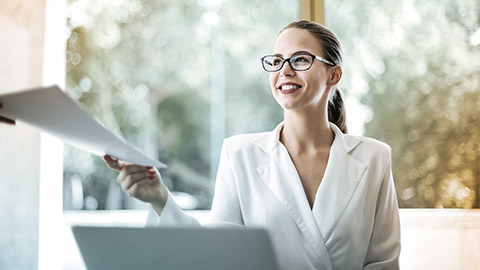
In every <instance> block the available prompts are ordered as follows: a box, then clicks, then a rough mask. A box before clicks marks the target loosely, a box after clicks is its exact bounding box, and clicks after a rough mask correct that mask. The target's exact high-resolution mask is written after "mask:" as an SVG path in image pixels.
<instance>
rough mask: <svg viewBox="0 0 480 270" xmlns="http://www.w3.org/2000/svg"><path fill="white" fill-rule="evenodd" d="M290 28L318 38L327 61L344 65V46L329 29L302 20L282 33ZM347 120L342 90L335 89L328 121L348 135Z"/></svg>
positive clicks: (288, 26) (329, 107)
mask: <svg viewBox="0 0 480 270" xmlns="http://www.w3.org/2000/svg"><path fill="white" fill-rule="evenodd" d="M289 28H298V29H304V30H307V31H308V32H309V33H310V34H312V35H313V36H314V37H315V38H317V40H318V42H320V46H321V47H322V50H323V54H324V57H325V59H327V60H328V61H330V62H332V63H334V64H335V65H338V66H341V65H342V63H343V59H342V55H343V52H342V46H341V45H340V41H338V38H337V36H335V34H334V33H333V32H332V31H330V30H329V29H328V28H326V27H325V26H323V25H321V24H318V23H315V22H311V21H305V20H301V21H295V22H292V23H290V24H289V25H287V26H285V28H283V29H282V31H281V32H283V31H284V30H286V29H289ZM346 118H347V116H346V113H345V105H344V102H343V97H342V94H341V93H340V90H339V89H338V88H337V87H335V89H333V93H332V94H331V96H330V99H329V102H328V121H330V122H332V123H334V124H335V125H336V126H337V127H339V128H340V130H341V131H342V132H343V133H347V123H346Z"/></svg>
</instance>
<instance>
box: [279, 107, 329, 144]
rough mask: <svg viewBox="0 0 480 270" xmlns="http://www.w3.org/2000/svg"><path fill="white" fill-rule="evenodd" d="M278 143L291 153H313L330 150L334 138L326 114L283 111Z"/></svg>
mask: <svg viewBox="0 0 480 270" xmlns="http://www.w3.org/2000/svg"><path fill="white" fill-rule="evenodd" d="M284 118H285V121H284V125H283V129H282V131H281V133H280V141H281V142H282V143H283V144H284V145H285V146H286V147H287V149H288V150H289V151H291V152H295V153H315V152H318V151H324V150H325V149H326V148H328V149H330V146H331V145H332V143H333V140H334V138H335V135H334V133H333V132H332V130H331V129H330V123H329V122H328V116H327V112H318V111H303V110H302V111H290V110H289V111H285V113H284Z"/></svg>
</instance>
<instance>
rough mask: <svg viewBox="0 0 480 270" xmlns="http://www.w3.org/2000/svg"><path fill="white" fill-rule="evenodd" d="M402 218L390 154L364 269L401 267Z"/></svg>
mask: <svg viewBox="0 0 480 270" xmlns="http://www.w3.org/2000/svg"><path fill="white" fill-rule="evenodd" d="M399 255H400V218H399V212H398V202H397V196H396V193H395V186H394V183H393V176H392V170H391V159H390V155H389V158H388V161H387V164H386V166H385V171H384V177H383V179H382V183H381V186H380V191H379V194H378V199H377V206H376V213H375V222H374V227H373V232H372V236H371V239H370V244H369V247H368V251H367V255H366V258H365V263H364V269H369V270H372V269H399V262H398V258H399Z"/></svg>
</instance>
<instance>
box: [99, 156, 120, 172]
mask: <svg viewBox="0 0 480 270" xmlns="http://www.w3.org/2000/svg"><path fill="white" fill-rule="evenodd" d="M103 160H105V162H106V163H107V166H108V167H110V168H112V169H114V170H117V171H121V170H122V169H123V166H122V165H121V164H120V161H119V160H118V159H116V158H114V157H112V156H110V155H104V156H103Z"/></svg>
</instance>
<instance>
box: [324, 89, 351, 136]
mask: <svg viewBox="0 0 480 270" xmlns="http://www.w3.org/2000/svg"><path fill="white" fill-rule="evenodd" d="M333 91H334V92H333V94H332V97H331V98H330V100H329V101H328V121H329V122H332V123H334V124H335V125H336V126H337V127H338V128H339V129H340V130H341V131H342V132H343V133H347V114H346V112H345V105H344V103H343V97H342V94H341V93H340V90H338V88H335V89H334V90H333Z"/></svg>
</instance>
